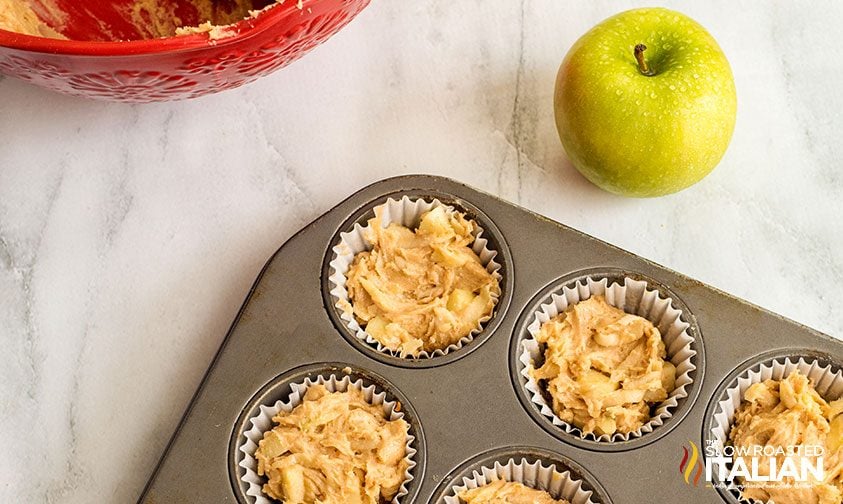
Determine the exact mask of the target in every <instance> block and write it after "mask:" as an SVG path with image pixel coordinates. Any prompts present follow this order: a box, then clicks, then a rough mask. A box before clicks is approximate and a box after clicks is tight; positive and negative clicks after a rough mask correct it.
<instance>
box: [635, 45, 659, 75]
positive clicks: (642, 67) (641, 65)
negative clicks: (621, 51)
mask: <svg viewBox="0 0 843 504" xmlns="http://www.w3.org/2000/svg"><path fill="white" fill-rule="evenodd" d="M646 50H647V46H645V45H644V44H638V45H637V46H635V59H636V60H638V71H639V72H641V74H642V75H646V76H648V77H649V76H652V75H655V72H653V69H652V68H650V67H649V66H648V65H647V60H645V59H644V51H646Z"/></svg>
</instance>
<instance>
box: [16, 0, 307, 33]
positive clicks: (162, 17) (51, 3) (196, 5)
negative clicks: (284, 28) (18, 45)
mask: <svg viewBox="0 0 843 504" xmlns="http://www.w3.org/2000/svg"><path fill="white" fill-rule="evenodd" d="M291 1H292V0H291ZM283 2H284V0H280V1H279V2H274V1H271V0H227V1H225V2H220V1H215V0H122V1H115V2H104V3H103V4H100V5H98V6H96V8H94V9H91V8H88V6H85V5H81V6H80V5H72V4H70V3H67V4H65V3H64V2H63V1H60V0H39V1H34V0H33V1H29V0H0V29H4V30H8V31H13V32H16V33H21V34H25V35H33V36H39V37H49V38H58V39H64V38H68V37H65V36H64V35H63V34H62V33H60V32H62V31H66V29H67V28H68V26H69V25H68V22H67V19H68V18H70V17H72V18H74V19H78V17H77V16H79V15H84V16H85V17H87V18H90V21H91V22H92V23H94V24H96V23H98V24H99V25H101V27H102V35H106V36H107V37H108V39H109V40H125V38H124V37H126V32H125V30H122V29H118V33H112V31H111V30H112V29H113V26H110V25H112V22H113V21H114V20H115V19H117V20H119V22H120V23H125V24H126V25H127V26H131V27H132V31H133V32H134V33H135V35H133V36H132V37H130V39H152V38H160V37H171V36H174V35H189V34H192V33H209V35H210V37H211V38H224V37H226V36H230V35H234V33H233V32H230V31H229V30H227V28H228V27H229V25H232V24H233V23H236V22H238V21H241V20H243V19H246V18H248V17H250V16H256V15H257V14H258V13H259V12H260V11H261V10H263V9H264V8H266V7H268V6H271V5H275V4H276V3H283ZM299 4H301V2H299ZM80 9H85V10H80ZM71 11H72V12H73V15H72V16H71V15H70V13H71ZM86 22H87V21H86ZM194 22H195V25H194V24H192V23H194ZM71 31H72V30H71Z"/></svg>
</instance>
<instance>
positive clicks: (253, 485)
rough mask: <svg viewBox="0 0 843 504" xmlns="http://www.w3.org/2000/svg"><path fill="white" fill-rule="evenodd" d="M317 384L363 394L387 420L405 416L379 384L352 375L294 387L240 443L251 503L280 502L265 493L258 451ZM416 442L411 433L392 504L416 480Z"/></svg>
mask: <svg viewBox="0 0 843 504" xmlns="http://www.w3.org/2000/svg"><path fill="white" fill-rule="evenodd" d="M316 384H320V385H324V386H325V388H326V389H327V390H328V391H329V392H345V391H347V390H348V389H349V388H355V389H358V390H361V391H362V392H363V397H364V399H365V400H366V401H367V402H368V403H369V404H372V405H380V406H382V407H383V413H384V416H385V418H388V419H389V420H397V419H399V418H403V417H404V413H402V412H401V411H400V408H401V407H400V405H399V404H398V403H397V402H396V401H388V400H386V392H385V391H382V390H380V391H379V390H377V387H375V385H368V386H364V385H363V380H362V379H357V380H356V381H351V378H350V377H349V376H343V377H342V378H340V379H337V377H336V376H335V375H333V374H329V373H325V374H324V375H319V376H316V378H315V379H313V378H306V379H305V380H304V381H303V382H300V383H294V384H292V385H291V389H292V392H291V393H290V395H289V396H288V398H287V400H286V401H285V400H280V401H277V402H276V403H275V404H270V405H267V404H261V405H260V408H259V410H260V411H259V413H258V414H257V415H256V416H254V417H252V418H251V419H250V420H249V423H251V425H252V427H251V428H250V429H248V430H246V431H245V432H244V433H243V434H242V435H241V436H240V439H239V440H238V442H239V443H240V446H239V447H238V452H239V456H240V457H241V458H242V459H241V460H240V462H239V463H238V465H239V466H240V467H242V468H243V469H244V470H245V471H246V472H245V474H243V475H242V476H241V477H240V479H241V480H242V481H243V482H245V483H246V484H247V485H248V489H247V490H246V495H247V496H249V497H251V499H250V502H252V503H255V504H273V503H276V502H277V501H275V500H274V499H271V498H268V497H267V496H266V495H265V494H264V493H263V490H262V487H263V484H264V483H265V478H264V477H261V476H258V473H257V468H258V463H257V460H256V459H255V451H257V449H258V443H259V442H260V440H261V439H263V436H264V433H266V432H267V431H269V430H271V429H272V428H273V426H274V423H273V422H272V417H274V416H275V415H277V414H278V413H279V412H281V411H287V412H289V411H292V410H293V408H295V407H296V406H298V405H299V404H301V403H302V401H303V398H304V394H305V392H307V389H308V388H310V387H311V386H313V385H316ZM411 428H412V427H411ZM415 439H416V438H415V436H413V435H412V433H411V432H409V431H408V433H407V443H406V456H405V457H404V459H405V460H406V461H407V464H408V465H407V470H406V471H405V473H404V482H403V483H402V484H401V488H400V489H399V490H398V493H397V494H396V495H395V498H393V499H392V500H391V501H390V502H391V504H398V503H400V502H401V498H402V497H403V496H405V495H407V493H408V490H407V485H408V484H409V483H410V482H411V481H412V480H413V479H414V477H413V474H412V471H413V468H414V467H415V466H416V461H415V460H414V459H415V455H416V449H415V448H413V446H412V444H413V442H414V441H415Z"/></svg>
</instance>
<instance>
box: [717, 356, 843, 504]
mask: <svg viewBox="0 0 843 504" xmlns="http://www.w3.org/2000/svg"><path fill="white" fill-rule="evenodd" d="M729 441H730V442H731V444H732V445H733V446H735V448H736V449H745V450H753V449H757V450H760V449H761V448H755V447H770V448H768V449H769V450H770V451H769V453H770V454H771V456H766V455H764V454H758V456H753V455H748V456H745V457H744V461H745V462H746V464H747V465H751V460H752V459H753V458H757V459H758V462H757V463H758V474H759V476H762V475H763V476H769V475H770V463H771V458H775V459H776V460H775V462H773V463H774V465H775V467H776V468H777V470H778V469H781V468H782V467H783V466H782V464H783V463H784V460H785V458H787V456H786V455H785V454H784V453H778V454H773V453H774V452H773V450H774V449H776V448H782V449H784V450H789V449H792V448H791V447H823V448H824V450H823V452H822V453H823V465H824V469H825V471H824V472H825V479H824V480H823V481H810V482H804V481H803V482H797V481H795V479H794V478H791V477H788V476H783V477H782V481H781V482H779V481H774V482H766V483H765V482H757V481H753V482H743V481H742V483H746V484H747V486H746V488H744V489H743V497H744V498H746V499H756V500H759V501H762V502H767V501H775V503H776V504H840V503H841V502H843V399H838V400H836V401H833V402H832V403H830V404H829V403H827V402H826V401H825V400H824V399H823V398H822V397H820V395H819V394H818V393H817V391H816V390H815V389H814V387H813V385H812V384H811V382H810V381H809V380H808V378H807V377H806V376H805V375H803V374H802V373H800V372H799V371H794V372H793V373H791V374H790V375H788V376H787V377H786V378H785V379H784V380H780V381H777V380H765V381H763V382H761V383H755V384H753V385H751V386H750V387H749V388H747V389H746V392H745V393H744V396H743V402H742V404H741V406H740V407H739V408H738V410H737V412H736V413H735V420H734V423H733V425H732V429H731V431H730V432H729ZM744 453H747V452H744ZM750 453H751V452H750ZM800 455H806V456H808V459H809V461H811V464H812V465H814V464H816V459H815V458H814V457H813V456H812V455H814V454H813V453H811V454H808V453H807V452H804V453H802V454H800ZM792 458H794V459H796V456H794V457H792ZM796 467H797V470H798V471H800V472H801V469H800V464H799V463H798V462H797V464H796ZM808 475H809V477H810V473H808Z"/></svg>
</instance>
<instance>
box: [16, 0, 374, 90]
mask: <svg viewBox="0 0 843 504" xmlns="http://www.w3.org/2000/svg"><path fill="white" fill-rule="evenodd" d="M168 1H173V2H177V3H178V2H180V1H181V0H168ZM66 3H67V4H68V9H67V10H66V12H65V14H66V16H67V21H66V27H67V28H66V29H64V30H62V33H64V34H65V35H66V36H68V37H71V38H73V39H75V40H57V39H50V38H44V37H34V36H29V35H21V34H18V33H12V32H9V31H5V30H0V72H2V73H5V74H7V75H12V76H15V77H18V78H20V79H23V80H25V81H27V82H31V83H33V84H36V85H39V86H42V87H45V88H47V89H51V90H54V91H59V92H62V93H67V94H71V95H76V96H84V97H88V98H95V99H102V100H112V101H123V102H153V101H166V100H179V99H186V98H195V97H197V96H202V95H206V94H209V93H215V92H217V91H222V90H224V89H231V88H235V87H238V86H241V85H243V84H245V83H247V82H251V81H253V80H255V79H257V78H258V77H260V76H263V75H266V74H269V73H271V72H273V71H275V70H277V69H279V68H281V67H283V66H286V65H288V64H289V63H291V62H293V61H295V60H296V59H298V58H300V57H301V56H303V55H304V54H306V53H307V52H308V51H310V50H311V49H313V48H314V47H316V46H317V45H319V44H320V43H321V42H323V41H325V40H326V39H328V38H329V37H330V36H331V35H333V34H334V33H336V32H337V31H339V30H340V29H341V28H342V27H344V26H345V25H346V24H348V22H349V21H351V20H352V19H353V18H354V16H356V15H357V14H358V13H359V12H360V11H361V10H363V9H364V8H365V7H366V6H367V5H368V4H369V0H304V1H303V2H302V5H301V8H300V6H299V5H298V3H297V1H296V0H286V1H285V2H283V3H280V4H276V5H274V6H272V7H271V8H268V9H266V10H265V11H262V12H261V13H260V14H259V15H258V16H257V17H254V18H250V19H246V20H243V21H240V22H238V23H236V24H234V25H231V32H232V33H234V35H233V36H229V37H226V38H222V39H218V40H212V39H211V38H210V37H209V35H208V34H205V33H202V34H192V35H183V36H174V37H167V38H156V39H146V40H127V41H113V40H109V39H113V38H114V37H118V38H120V39H123V38H131V37H137V36H138V35H137V31H136V30H134V29H133V28H132V27H131V26H130V25H128V24H126V22H125V20H121V19H109V24H108V25H107V26H108V31H109V33H108V34H105V33H103V26H105V24H104V23H103V22H102V19H103V18H102V17H100V18H98V19H95V20H92V18H91V16H90V12H91V11H96V10H97V9H100V10H104V12H101V13H98V14H102V15H103V16H108V15H109V14H110V12H109V9H108V8H107V7H106V8H104V9H103V5H105V4H107V3H108V2H104V1H103V0H90V1H83V0H66ZM116 3H119V2H112V4H116ZM185 3H186V2H185ZM256 3H257V2H256ZM266 3H268V2H266ZM112 10H113V6H112ZM86 11H87V12H86ZM194 14H195V12H194ZM185 17H187V18H188V19H189V16H184V17H182V19H185ZM121 21H122V24H121ZM115 34H116V35H115ZM80 39H81V40H80Z"/></svg>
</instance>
